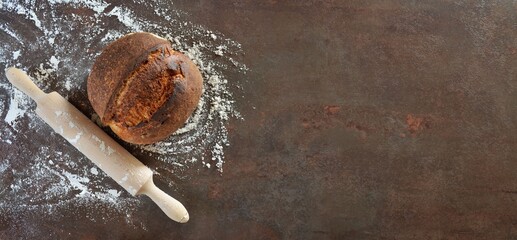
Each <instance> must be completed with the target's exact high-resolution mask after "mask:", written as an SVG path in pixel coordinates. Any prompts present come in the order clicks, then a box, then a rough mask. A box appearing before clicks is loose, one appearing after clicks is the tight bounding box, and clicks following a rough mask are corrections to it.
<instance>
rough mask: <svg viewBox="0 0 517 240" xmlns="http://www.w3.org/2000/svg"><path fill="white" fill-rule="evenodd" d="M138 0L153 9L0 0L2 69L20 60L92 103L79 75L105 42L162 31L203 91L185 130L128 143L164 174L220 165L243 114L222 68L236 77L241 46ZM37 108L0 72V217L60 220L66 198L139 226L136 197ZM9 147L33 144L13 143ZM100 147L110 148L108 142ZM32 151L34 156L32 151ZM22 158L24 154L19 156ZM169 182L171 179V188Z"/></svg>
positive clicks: (167, 7)
mask: <svg viewBox="0 0 517 240" xmlns="http://www.w3.org/2000/svg"><path fill="white" fill-rule="evenodd" d="M139 4H140V5H141V6H137V7H139V8H145V9H154V11H149V12H147V13H146V14H145V15H139V14H138V12H135V11H134V10H133V9H135V8H130V7H129V6H125V5H124V4H117V5H116V6H111V5H112V4H111V3H108V2H105V1H96V0H79V1H71V0H50V1H43V2H40V3H38V4H33V3H32V2H30V1H27V2H22V3H20V2H18V1H9V0H8V1H2V2H1V3H0V11H2V12H3V13H2V14H5V16H6V18H2V19H0V32H1V33H3V35H0V36H2V37H3V38H2V40H3V43H2V46H0V58H2V59H3V61H2V63H0V68H2V69H4V68H6V67H9V66H17V67H20V68H22V69H24V70H26V71H27V72H28V73H29V75H31V77H32V78H33V80H34V82H35V84H36V85H38V86H39V87H40V88H41V89H42V90H43V91H46V92H50V91H57V92H59V93H60V94H61V95H63V96H64V97H65V98H68V99H71V100H72V102H73V103H75V104H79V105H82V106H89V102H87V100H86V99H87V98H86V90H85V86H86V85H85V84H84V81H85V79H86V77H87V76H88V73H89V69H90V67H91V65H92V64H93V61H94V59H95V58H96V57H97V56H98V55H99V54H100V52H101V50H102V49H103V48H104V47H105V46H106V45H107V44H109V43H110V42H111V41H113V40H115V39H117V38H119V37H121V36H123V35H125V34H127V33H130V32H136V31H147V32H152V33H155V34H157V35H159V36H162V37H165V38H166V39H168V40H170V41H171V42H172V43H173V46H174V47H175V48H176V49H177V50H180V51H182V52H183V53H185V54H186V55H188V56H189V57H190V58H191V59H192V60H193V61H194V62H195V63H196V64H197V65H198V67H199V68H200V70H201V72H202V75H203V78H204V80H205V81H204V93H203V95H202V99H201V101H200V102H199V105H198V107H197V109H196V111H195V112H194V114H193V115H192V116H191V117H190V118H189V120H188V121H187V123H186V124H185V126H184V127H183V128H181V129H179V130H178V131H177V132H176V133H174V134H173V135H172V136H170V137H169V138H168V139H166V140H165V141H162V142H158V143H156V144H150V145H143V146H131V147H132V148H133V149H137V150H139V151H140V153H143V154H146V155H149V156H150V158H153V159H158V160H159V161H162V162H163V165H164V167H163V168H158V169H153V171H154V172H155V173H157V174H160V175H161V179H162V180H167V178H166V176H167V175H171V174H172V175H174V177H175V178H188V176H183V175H181V174H182V171H181V169H184V168H190V167H198V168H214V166H215V169H217V170H218V171H220V172H222V171H223V165H224V162H225V159H224V149H225V148H226V147H227V146H229V145H230V143H229V141H228V131H227V129H226V125H227V123H228V120H229V119H230V118H237V119H241V116H240V115H239V113H238V112H237V110H236V109H235V102H234V97H233V93H232V92H231V91H230V87H231V86H236V87H234V88H232V89H240V88H239V86H238V82H236V81H237V80H238V79H231V81H230V79H227V77H226V76H227V73H230V74H231V75H232V76H238V75H241V76H242V74H245V72H246V71H247V70H248V69H247V68H246V66H245V65H244V64H241V63H240V62H239V61H238V60H237V59H235V58H236V57H239V56H240V55H241V53H242V50H241V46H240V44H238V43H236V42H234V41H232V40H231V39H228V38H226V37H225V36H224V35H222V34H220V33H217V32H214V31H210V30H207V29H205V28H203V27H201V26H198V25H196V24H193V23H191V22H189V21H185V20H184V18H185V15H184V14H182V13H181V12H180V11H176V10H174V9H171V8H172V7H173V5H171V4H162V3H159V2H153V1H151V2H148V1H144V2H142V3H133V4H132V5H139ZM63 9H67V11H63ZM73 9H77V10H80V11H74V10H73ZM79 12H80V13H83V14H81V15H79ZM148 13H154V14H148ZM13 18H14V19H24V20H25V21H23V23H21V24H22V25H20V24H16V23H14V22H10V21H9V20H6V19H13ZM182 19H183V20H182ZM22 26H23V27H22ZM22 28H24V29H22ZM4 36H6V37H4ZM70 63H73V64H70ZM74 101H75V102H74ZM34 109H35V103H34V102H33V101H32V100H30V99H29V98H28V97H27V96H26V95H24V94H23V93H22V92H20V91H18V90H16V89H14V88H13V87H12V86H11V85H10V83H9V82H8V81H7V79H6V78H5V77H1V78H0V117H1V118H0V215H4V214H8V215H10V216H20V218H22V215H23V214H33V213H35V212H40V213H44V214H47V215H48V216H49V217H50V218H59V216H60V215H59V211H60V209H63V208H66V207H67V206H70V204H72V205H74V206H75V205H85V206H89V207H92V208H94V207H95V206H104V207H106V208H107V209H108V210H106V212H105V213H104V216H103V217H102V219H91V220H92V221H105V222H109V218H110V216H112V215H113V216H121V215H122V216H124V217H125V218H126V221H127V223H128V224H129V225H131V226H134V227H142V228H144V229H145V226H144V225H142V223H138V224H139V225H138V226H137V225H135V223H133V222H132V220H131V219H132V212H133V209H134V208H135V206H137V205H138V204H139V202H140V201H141V200H140V199H139V198H134V197H131V196H130V195H129V194H128V193H127V192H125V191H123V190H121V189H122V188H121V187H119V186H118V185H117V184H116V183H114V182H112V181H108V180H106V179H107V176H106V175H105V174H104V173H103V172H102V171H99V170H98V168H96V167H95V166H94V165H93V163H90V162H89V161H88V160H86V159H85V158H84V157H82V155H76V154H77V153H75V152H74V151H71V150H70V149H71V148H72V147H71V146H70V145H67V144H68V143H66V141H64V139H61V137H60V136H59V135H57V134H56V133H53V132H51V131H50V130H49V129H50V128H49V127H48V126H47V125H46V124H45V123H44V122H43V121H41V120H40V119H38V117H37V115H36V114H35V113H34ZM90 112H91V113H93V112H92V111H91V110H90ZM56 114H59V113H56ZM92 119H95V116H92ZM97 119H98V116H97ZM80 137H81V135H78V136H76V138H77V139H78V138H80ZM28 139H31V140H30V141H29V140H28ZM72 140H73V139H72ZM48 141H61V142H62V143H63V147H62V148H61V149H49V148H48V147H45V146H46V145H48V144H47V142H48ZM28 142H30V145H29V144H28ZM13 146H16V147H19V148H18V149H23V148H31V150H30V151H29V150H28V151H21V150H18V151H13V150H12V149H13V148H12V147H13ZM105 150H106V151H108V152H113V149H111V148H109V147H105ZM34 152H39V154H38V155H36V156H34V155H29V153H34ZM22 159H23V160H24V162H20V161H21V160H22ZM27 166H30V167H27ZM164 173H167V174H164ZM126 180H127V179H120V181H126ZM172 182H173V181H172V180H171V181H170V182H169V183H168V184H169V185H170V186H172ZM54 213H55V214H54ZM0 220H1V219H0ZM13 228H16V226H13ZM13 231H15V229H14V230H13ZM33 237H34V236H30V235H27V236H21V238H33Z"/></svg>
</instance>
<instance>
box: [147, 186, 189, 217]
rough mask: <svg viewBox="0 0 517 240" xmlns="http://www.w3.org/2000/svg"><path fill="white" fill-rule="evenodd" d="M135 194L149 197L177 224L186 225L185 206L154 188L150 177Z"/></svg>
mask: <svg viewBox="0 0 517 240" xmlns="http://www.w3.org/2000/svg"><path fill="white" fill-rule="evenodd" d="M137 194H145V195H147V196H148V197H150V198H151V199H152V200H153V201H154V202H155V203H156V205H158V207H160V208H161V209H162V211H163V212H164V213H165V214H166V215H167V216H168V217H169V218H171V219H172V220H174V221H176V222H179V223H186V222H187V221H188V220H189V214H188V212H187V209H186V208H185V206H183V204H181V203H180V202H179V201H178V200H176V199H174V198H173V197H171V196H169V195H168V194H167V193H165V192H163V191H162V190H161V189H159V188H158V187H156V185H154V182H153V178H152V177H151V178H149V180H148V181H147V182H146V183H145V184H144V186H142V188H141V189H140V191H139V192H138V193H137Z"/></svg>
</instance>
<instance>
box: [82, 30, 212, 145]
mask: <svg viewBox="0 0 517 240" xmlns="http://www.w3.org/2000/svg"><path fill="white" fill-rule="evenodd" d="M202 88H203V80H202V77H201V73H200V72H199V70H198V68H197V67H196V66H195V64H194V63H193V62H192V61H191V60H190V59H189V58H188V57H186V56H185V55H183V54H181V53H180V52H177V51H174V50H173V49H172V46H171V45H170V43H169V42H168V41H167V40H165V39H162V38H159V37H156V36H155V35H153V34H150V33H133V34H129V35H126V36H124V37H122V38H120V39H118V40H117V41H115V42H113V43H112V44H110V45H109V46H108V47H106V49H105V50H104V51H103V52H102V53H101V55H100V56H99V57H98V58H97V60H96V61H95V63H94V65H93V68H92V71H91V73H90V76H89V77H88V82H87V89H88V98H89V100H90V102H91V104H92V106H93V108H94V110H95V112H96V113H97V114H98V115H99V117H100V119H101V121H102V122H103V123H104V124H106V125H108V126H110V127H111V129H112V130H113V131H114V132H115V133H116V134H117V135H118V136H119V137H120V138H121V139H123V140H125V141H127V142H131V143H136V144H148V143H153V142H157V141H160V140H163V139H164V138H166V137H168V136H169V135H170V134H172V133H173V132H174V131H176V130H177V129H178V128H180V127H181V126H182V125H183V124H184V123H185V121H186V120H187V119H188V118H189V116H190V115H191V114H192V112H193V111H194V110H195V108H196V107H197V104H198V102H199V99H200V97H201V93H202Z"/></svg>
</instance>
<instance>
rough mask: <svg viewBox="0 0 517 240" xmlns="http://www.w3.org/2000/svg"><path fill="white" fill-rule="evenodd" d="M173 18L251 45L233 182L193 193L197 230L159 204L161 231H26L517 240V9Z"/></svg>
mask: <svg viewBox="0 0 517 240" xmlns="http://www.w3.org/2000/svg"><path fill="white" fill-rule="evenodd" d="M171 7H174V8H178V9H181V10H182V11H184V12H186V13H187V14H188V16H189V20H190V21H192V22H194V23H197V24H200V25H203V26H206V27H207V28H209V29H213V30H216V31H219V32H221V33H223V34H225V35H226V36H228V37H229V38H231V39H233V40H236V41H237V42H239V43H241V44H242V50H243V52H244V55H243V62H244V63H245V64H246V65H247V66H248V67H249V69H250V71H249V72H248V73H247V74H246V80H245V81H242V82H241V85H242V87H243V89H244V90H243V92H244V98H242V99H239V101H237V105H238V109H239V110H240V112H241V113H242V115H243V116H244V118H245V120H244V121H240V120H233V121H231V122H230V123H229V125H228V129H229V138H230V142H231V143H232V145H231V147H229V148H228V150H227V152H226V160H227V163H226V164H225V167H224V174H222V176H220V175H218V174H216V173H214V172H213V171H208V170H205V169H201V170H198V169H188V170H186V171H187V172H189V171H190V174H192V177H191V178H190V179H189V180H188V181H178V182H177V184H178V186H177V188H178V190H177V191H179V192H180V199H181V200H182V201H183V202H184V203H185V204H186V206H187V208H188V209H189V211H190V214H191V220H190V222H188V223H187V224H177V223H175V222H172V221H170V220H169V219H167V217H166V216H165V215H163V214H162V213H161V212H160V210H159V209H158V208H157V207H156V206H155V205H154V204H153V203H152V202H151V201H149V200H147V199H146V200H143V203H144V204H143V206H141V207H139V208H138V209H136V210H135V211H140V214H138V215H137V216H138V217H139V219H136V222H139V221H141V222H145V225H146V226H147V229H146V230H141V229H138V228H135V227H130V226H127V224H125V223H124V222H123V221H118V220H114V221H113V224H105V223H99V222H93V221H90V220H88V219H85V218H81V217H79V216H76V215H75V214H74V213H66V212H65V213H63V217H62V218H59V219H53V220H52V221H47V220H46V219H45V217H44V216H32V218H29V219H26V220H25V221H32V222H33V223H34V224H33V226H35V227H39V228H41V229H43V230H42V231H44V232H45V231H48V232H49V234H50V233H52V234H54V235H57V236H61V237H63V238H66V237H70V236H74V238H75V239H105V238H123V239H513V238H517V227H516V226H517V204H516V201H517V194H516V193H517V157H516V156H517V154H516V153H517V148H516V147H515V144H516V142H517V129H516V128H515V127H516V124H517V107H516V105H517V91H516V90H517V77H516V73H517V55H516V54H517V24H516V23H517V4H516V3H515V2H514V1H497V2H495V1H488V2H487V1H402V0H401V1H363V0H360V1H359V0H358V1H204V0H203V1H190V0H189V1H186V0H180V1H174V4H172V5H171ZM142 11H144V10H143V9H142ZM0 14H1V13H0ZM1 39H2V36H1V35H0V40H1ZM230 77H231V76H230ZM0 156H1V153H0ZM143 161H144V162H145V159H143ZM89 214H90V215H92V216H93V218H95V215H96V213H95V212H90V213H89ZM0 218H1V217H0ZM11 218H16V216H10V218H8V219H6V218H4V219H3V220H0V231H1V229H2V228H6V226H8V225H9V224H10V223H11V221H10V220H9V219H11ZM2 226H3V227H2ZM20 231H22V230H21V229H20Z"/></svg>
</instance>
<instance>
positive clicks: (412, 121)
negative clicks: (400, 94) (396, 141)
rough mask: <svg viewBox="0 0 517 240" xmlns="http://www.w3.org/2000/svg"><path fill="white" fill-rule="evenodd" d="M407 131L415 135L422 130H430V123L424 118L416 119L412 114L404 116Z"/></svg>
mask: <svg viewBox="0 0 517 240" xmlns="http://www.w3.org/2000/svg"><path fill="white" fill-rule="evenodd" d="M406 124H407V129H408V131H409V132H410V133H411V134H413V135H414V134H416V133H417V132H419V131H422V130H423V129H426V128H430V124H431V123H430V121H429V120H428V119H426V118H424V117H417V116H414V115H413V114H408V115H407V116H406Z"/></svg>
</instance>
